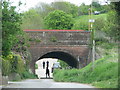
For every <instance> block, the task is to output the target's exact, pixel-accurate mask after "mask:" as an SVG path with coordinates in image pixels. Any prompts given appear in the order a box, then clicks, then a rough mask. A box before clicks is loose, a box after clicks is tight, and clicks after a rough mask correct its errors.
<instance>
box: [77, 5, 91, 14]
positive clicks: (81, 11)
mask: <svg viewBox="0 0 120 90" xmlns="http://www.w3.org/2000/svg"><path fill="white" fill-rule="evenodd" d="M89 8H90V6H89V5H85V4H84V3H82V4H81V5H80V6H79V9H78V14H79V16H80V15H88V9H89Z"/></svg>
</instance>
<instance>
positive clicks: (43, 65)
mask: <svg viewBox="0 0 120 90" xmlns="http://www.w3.org/2000/svg"><path fill="white" fill-rule="evenodd" d="M43 69H45V62H44V61H43Z"/></svg>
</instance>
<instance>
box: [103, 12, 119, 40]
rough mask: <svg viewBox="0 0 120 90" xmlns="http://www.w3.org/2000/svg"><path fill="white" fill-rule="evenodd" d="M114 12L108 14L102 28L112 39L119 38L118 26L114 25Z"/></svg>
mask: <svg viewBox="0 0 120 90" xmlns="http://www.w3.org/2000/svg"><path fill="white" fill-rule="evenodd" d="M116 20H117V19H116V12H115V11H110V12H109V13H108V17H107V21H106V23H105V26H104V28H103V31H104V32H106V33H107V34H108V35H109V36H110V37H113V38H114V39H118V38H119V29H118V28H119V25H118V24H117V23H116Z"/></svg>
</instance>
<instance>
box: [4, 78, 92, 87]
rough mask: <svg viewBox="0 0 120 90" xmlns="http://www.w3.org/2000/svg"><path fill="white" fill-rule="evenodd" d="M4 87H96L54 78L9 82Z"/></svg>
mask: <svg viewBox="0 0 120 90" xmlns="http://www.w3.org/2000/svg"><path fill="white" fill-rule="evenodd" d="M3 88H94V87H93V86H91V85H87V84H80V83H69V82H54V81H53V79H28V80H23V81H20V82H9V84H8V85H6V86H4V87H3Z"/></svg>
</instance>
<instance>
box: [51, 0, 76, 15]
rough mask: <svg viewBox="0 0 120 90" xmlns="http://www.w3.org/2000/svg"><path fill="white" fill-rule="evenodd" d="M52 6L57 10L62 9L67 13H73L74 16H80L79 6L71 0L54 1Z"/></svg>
mask: <svg viewBox="0 0 120 90" xmlns="http://www.w3.org/2000/svg"><path fill="white" fill-rule="evenodd" d="M51 6H52V7H53V8H54V9H55V10H62V11H64V12H65V13H67V14H71V15H72V16H73V17H76V16H78V6H76V5H75V4H72V3H70V2H64V1H62V2H53V3H52V4H51Z"/></svg>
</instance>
